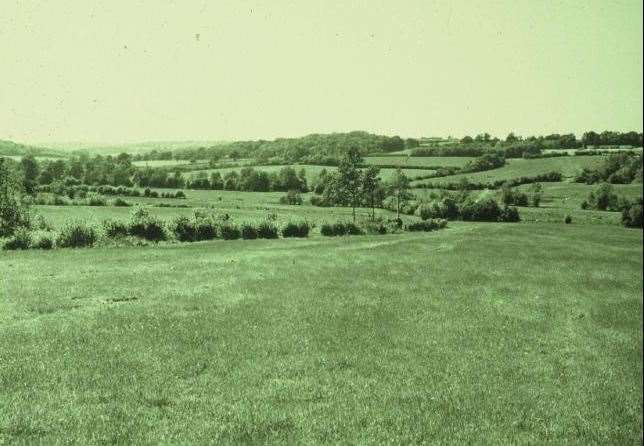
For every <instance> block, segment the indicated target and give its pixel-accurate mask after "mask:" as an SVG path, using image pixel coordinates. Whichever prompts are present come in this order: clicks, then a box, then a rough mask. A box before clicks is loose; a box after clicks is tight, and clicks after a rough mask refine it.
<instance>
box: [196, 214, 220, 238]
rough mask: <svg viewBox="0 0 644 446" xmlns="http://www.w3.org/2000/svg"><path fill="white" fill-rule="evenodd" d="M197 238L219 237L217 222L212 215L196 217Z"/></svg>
mask: <svg viewBox="0 0 644 446" xmlns="http://www.w3.org/2000/svg"><path fill="white" fill-rule="evenodd" d="M195 230H196V235H197V240H212V239H214V238H216V237H217V223H216V222H215V221H214V219H212V218H211V217H195Z"/></svg>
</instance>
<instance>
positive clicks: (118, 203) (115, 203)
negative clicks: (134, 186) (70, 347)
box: [112, 197, 130, 207]
mask: <svg viewBox="0 0 644 446" xmlns="http://www.w3.org/2000/svg"><path fill="white" fill-rule="evenodd" d="M112 206H119V207H127V206H130V203H128V202H127V201H125V200H124V199H122V198H120V197H119V198H116V199H115V200H114V201H113V202H112Z"/></svg>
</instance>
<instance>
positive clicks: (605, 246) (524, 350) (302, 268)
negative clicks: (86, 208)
mask: <svg viewBox="0 0 644 446" xmlns="http://www.w3.org/2000/svg"><path fill="white" fill-rule="evenodd" d="M641 269H642V231H641V230H628V229H624V228H621V227H618V226H608V225H602V226H599V225H574V224H573V225H563V224H545V223H544V224H536V223H518V224H507V223H506V224H503V223H501V224H496V223H489V224H485V223H481V224H472V223H462V222H450V224H449V227H448V229H445V230H442V231H436V232H432V233H403V234H396V235H388V236H355V237H345V238H333V239H331V238H322V237H312V238H310V239H305V240H256V241H243V240H239V241H213V242H204V243H195V244H181V245H165V246H162V247H161V246H160V247H140V248H95V249H80V250H69V249H60V250H54V251H50V252H39V251H25V252H3V253H1V254H0V281H1V282H2V283H0V290H1V291H0V296H2V298H1V299H0V443H9V444H13V443H20V442H34V443H39V444H54V443H77V444H96V443H108V442H109V443H114V442H115V443H125V444H142V443H143V444H150V443H152V444H157V443H168V444H180V443H182V444H183V443H194V442H200V443H214V444H218V443H219V444H220V443H272V444H283V443H295V444H300V443H321V442H328V443H342V444H355V443H371V444H384V443H391V442H395V443H400V444H408V443H423V442H425V443H447V442H449V443H456V444H459V443H461V444H472V443H474V444H543V443H547V442H554V443H576V444H593V443H595V444H639V443H640V442H641V435H642V434H641V433H642V418H641V415H642V405H641V394H642V298H641V294H642V281H641Z"/></svg>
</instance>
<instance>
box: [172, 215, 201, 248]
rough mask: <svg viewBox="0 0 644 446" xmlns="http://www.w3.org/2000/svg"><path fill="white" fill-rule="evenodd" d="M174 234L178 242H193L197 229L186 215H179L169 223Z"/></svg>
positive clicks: (195, 238)
mask: <svg viewBox="0 0 644 446" xmlns="http://www.w3.org/2000/svg"><path fill="white" fill-rule="evenodd" d="M170 228H171V230H172V232H173V233H174V236H175V238H176V239H177V240H179V241H180V242H194V241H195V240H197V229H196V228H195V224H194V221H193V220H191V219H190V218H188V217H185V216H180V217H177V218H175V219H174V220H173V221H172V222H171V223H170Z"/></svg>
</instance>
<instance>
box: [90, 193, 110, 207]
mask: <svg viewBox="0 0 644 446" xmlns="http://www.w3.org/2000/svg"><path fill="white" fill-rule="evenodd" d="M106 205H107V201H106V200H105V198H103V197H101V196H100V195H96V194H92V195H88V196H87V206H106Z"/></svg>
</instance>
